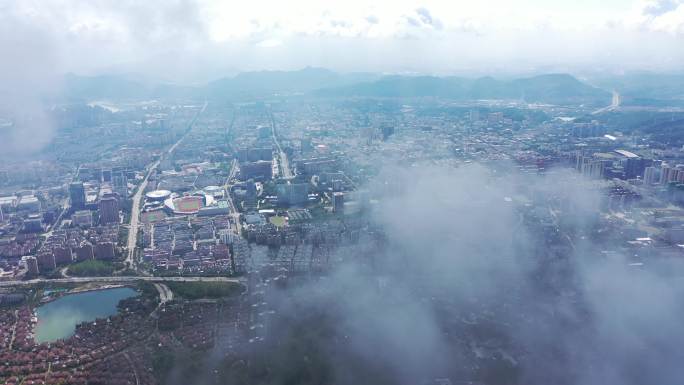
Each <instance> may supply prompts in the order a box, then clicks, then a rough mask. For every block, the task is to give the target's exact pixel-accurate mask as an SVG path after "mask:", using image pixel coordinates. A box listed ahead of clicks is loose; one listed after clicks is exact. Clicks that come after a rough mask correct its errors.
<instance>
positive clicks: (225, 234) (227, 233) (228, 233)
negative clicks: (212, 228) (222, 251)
mask: <svg viewBox="0 0 684 385" xmlns="http://www.w3.org/2000/svg"><path fill="white" fill-rule="evenodd" d="M236 238H237V234H235V233H234V232H233V231H232V230H229V229H223V230H219V240H220V241H221V243H222V244H224V245H231V244H232V243H233V242H234V241H235V239H236Z"/></svg>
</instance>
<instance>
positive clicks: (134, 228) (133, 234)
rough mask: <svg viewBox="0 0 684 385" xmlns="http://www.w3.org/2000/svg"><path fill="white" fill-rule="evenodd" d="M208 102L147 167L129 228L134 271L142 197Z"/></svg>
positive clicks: (129, 264)
mask: <svg viewBox="0 0 684 385" xmlns="http://www.w3.org/2000/svg"><path fill="white" fill-rule="evenodd" d="M207 105H208V102H205V103H204V106H203V107H202V109H201V110H200V111H198V112H197V114H196V115H195V117H194V118H193V119H192V121H191V122H190V124H189V125H188V128H187V130H186V131H185V133H184V134H183V135H182V136H181V137H180V139H178V141H177V142H176V143H174V144H173V146H171V147H170V148H169V149H168V151H166V152H165V153H163V154H162V155H161V156H159V159H157V160H156V161H155V162H154V163H152V164H150V165H149V166H148V167H147V173H146V174H145V179H143V181H142V182H141V183H140V186H138V190H137V191H136V192H135V195H134V196H133V207H132V208H131V223H130V226H129V228H128V242H127V243H126V245H127V247H128V255H127V256H126V264H127V265H128V266H129V267H130V268H133V269H137V264H136V260H135V247H136V244H137V243H138V222H139V219H140V202H142V195H143V194H144V193H145V188H146V187H147V182H148V181H149V179H150V175H152V172H154V170H155V169H156V168H157V166H159V163H161V161H162V160H164V159H166V157H167V156H169V155H171V154H172V153H173V152H174V151H175V150H176V147H178V145H179V144H180V143H181V142H182V141H183V139H185V137H186V136H188V134H189V133H190V131H191V130H192V126H193V125H194V124H195V122H196V121H197V119H198V118H199V116H200V115H201V114H202V113H203V112H204V110H206V109H207Z"/></svg>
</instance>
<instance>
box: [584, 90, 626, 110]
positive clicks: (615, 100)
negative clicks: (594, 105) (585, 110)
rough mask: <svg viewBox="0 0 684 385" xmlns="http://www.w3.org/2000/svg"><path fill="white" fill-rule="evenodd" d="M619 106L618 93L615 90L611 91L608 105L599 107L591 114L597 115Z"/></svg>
mask: <svg viewBox="0 0 684 385" xmlns="http://www.w3.org/2000/svg"><path fill="white" fill-rule="evenodd" d="M618 107H620V94H619V93H618V92H617V91H613V99H612V100H611V102H610V106H608V107H603V108H599V109H598V110H596V111H594V112H592V113H591V114H592V115H598V114H600V113H602V112H607V111H613V110H615V109H617V108H618Z"/></svg>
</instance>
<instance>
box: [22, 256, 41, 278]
mask: <svg viewBox="0 0 684 385" xmlns="http://www.w3.org/2000/svg"><path fill="white" fill-rule="evenodd" d="M24 261H25V262H26V270H27V272H28V274H29V275H31V276H33V277H35V276H36V275H38V260H37V259H36V257H26V258H25V259H24Z"/></svg>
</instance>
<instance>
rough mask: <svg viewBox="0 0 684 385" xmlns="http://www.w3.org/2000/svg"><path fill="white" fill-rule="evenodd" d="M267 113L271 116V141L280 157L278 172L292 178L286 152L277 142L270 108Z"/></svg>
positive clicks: (284, 176) (286, 177)
mask: <svg viewBox="0 0 684 385" xmlns="http://www.w3.org/2000/svg"><path fill="white" fill-rule="evenodd" d="M268 115H269V117H270V118H271V135H272V136H273V143H275V145H276V148H278V157H279V158H280V170H281V171H280V172H281V174H282V177H283V178H285V179H292V178H294V175H293V174H292V170H290V162H289V161H288V159H287V154H286V153H285V151H283V148H282V147H280V142H278V135H277V134H276V124H275V118H274V117H273V112H271V109H270V108H269V110H268Z"/></svg>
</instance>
